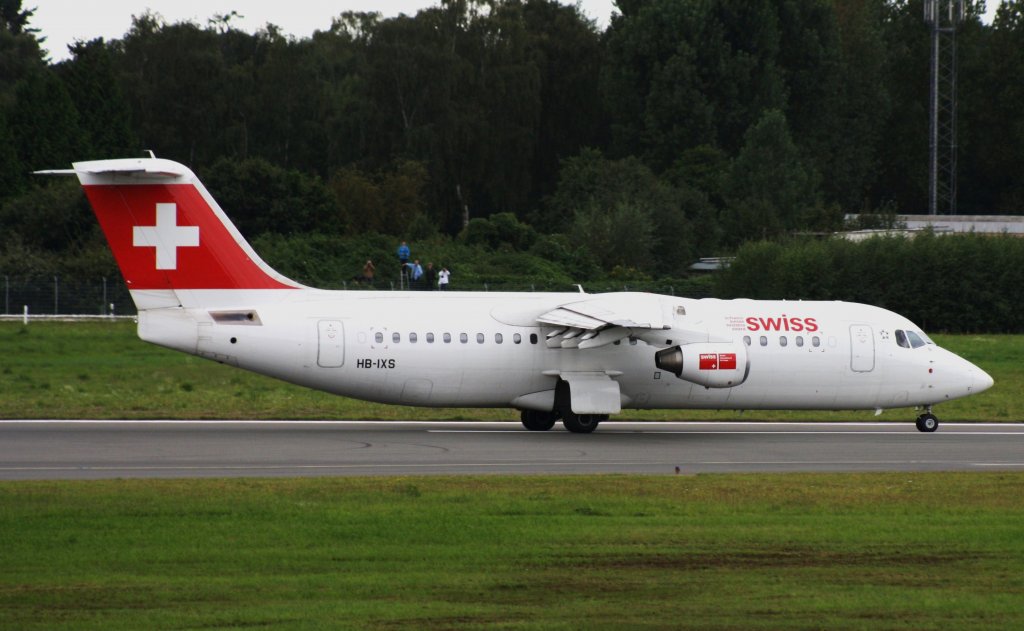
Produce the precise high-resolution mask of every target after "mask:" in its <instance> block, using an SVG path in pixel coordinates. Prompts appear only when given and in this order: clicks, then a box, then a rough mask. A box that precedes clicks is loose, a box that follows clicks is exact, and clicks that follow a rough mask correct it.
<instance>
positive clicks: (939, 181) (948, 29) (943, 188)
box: [924, 0, 964, 215]
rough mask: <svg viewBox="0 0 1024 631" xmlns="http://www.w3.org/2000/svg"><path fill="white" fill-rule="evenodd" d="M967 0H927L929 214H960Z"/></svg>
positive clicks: (925, 19)
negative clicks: (959, 72) (960, 71)
mask: <svg viewBox="0 0 1024 631" xmlns="http://www.w3.org/2000/svg"><path fill="white" fill-rule="evenodd" d="M963 17H964V2H963V0H924V21H925V22H926V23H927V24H928V25H929V26H930V27H931V30H932V33H931V34H932V59H931V81H930V82H929V86H930V89H929V93H930V94H929V97H930V98H929V107H928V109H929V120H928V132H929V134H928V149H929V155H928V185H929V192H928V214H930V215H935V214H938V213H939V212H942V213H943V214H950V215H953V214H956V29H957V27H958V26H959V25H960V22H961V21H962V20H963Z"/></svg>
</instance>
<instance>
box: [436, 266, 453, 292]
mask: <svg viewBox="0 0 1024 631" xmlns="http://www.w3.org/2000/svg"><path fill="white" fill-rule="evenodd" d="M451 275H452V273H451V272H449V271H448V268H447V267H444V266H443V265H442V266H441V271H439V272H438V273H437V288H438V289H439V290H440V291H446V290H447V289H448V277H449V276H451Z"/></svg>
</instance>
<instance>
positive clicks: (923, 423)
mask: <svg viewBox="0 0 1024 631" xmlns="http://www.w3.org/2000/svg"><path fill="white" fill-rule="evenodd" d="M937 429H939V419H938V418H937V417H936V416H935V415H934V414H932V413H930V412H929V413H927V414H922V415H921V416H919V417H917V431H919V432H934V431H935V430H937Z"/></svg>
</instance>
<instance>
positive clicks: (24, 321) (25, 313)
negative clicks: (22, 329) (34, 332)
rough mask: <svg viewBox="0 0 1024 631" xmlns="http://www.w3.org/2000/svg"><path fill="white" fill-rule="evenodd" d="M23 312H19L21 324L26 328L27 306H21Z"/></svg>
mask: <svg viewBox="0 0 1024 631" xmlns="http://www.w3.org/2000/svg"><path fill="white" fill-rule="evenodd" d="M22 309H23V311H22V312H21V323H22V324H24V325H25V326H28V305H24V306H22Z"/></svg>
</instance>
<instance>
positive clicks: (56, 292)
mask: <svg viewBox="0 0 1024 631" xmlns="http://www.w3.org/2000/svg"><path fill="white" fill-rule="evenodd" d="M58 313H60V285H59V284H58V282H57V276H54V277H53V315H57V314H58Z"/></svg>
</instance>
